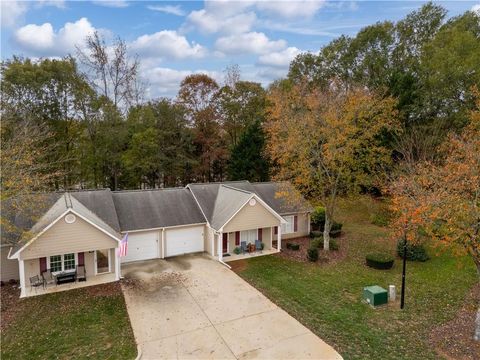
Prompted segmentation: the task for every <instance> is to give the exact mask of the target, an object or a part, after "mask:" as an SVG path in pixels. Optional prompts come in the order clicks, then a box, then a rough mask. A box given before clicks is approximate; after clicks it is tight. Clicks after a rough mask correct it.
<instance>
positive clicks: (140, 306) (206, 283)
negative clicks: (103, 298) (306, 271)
mask: <svg viewBox="0 0 480 360" xmlns="http://www.w3.org/2000/svg"><path fill="white" fill-rule="evenodd" d="M122 275H123V276H125V278H126V280H127V281H126V282H124V284H123V289H124V293H125V299H126V302H127V309H128V313H129V315H130V320H131V323H132V326H133V331H134V333H135V338H136V340H137V343H138V344H139V346H140V348H141V351H142V359H187V358H190V359H341V356H340V355H339V354H338V353H337V352H336V351H335V350H334V349H333V348H332V347H331V346H329V345H328V344H326V343H325V342H324V341H322V340H321V339H320V338H318V337H317V336H316V335H314V334H313V333H312V332H311V331H310V330H308V329H307V328H306V327H304V326H303V325H301V324H300V323H299V322H298V321H297V320H295V319H294V318H293V317H291V316H290V315H288V314H287V313H286V312H285V311H283V310H282V309H280V308H279V307H278V306H276V305H275V304H273V303H272V302H271V301H270V300H268V299H267V298H266V297H265V296H263V294H261V293H260V292H259V291H257V290H256V289H255V288H253V287H252V286H250V285H249V284H248V283H247V282H245V281H244V280H243V279H241V278H240V277H239V276H237V275H236V274H235V273H234V272H232V271H231V270H229V269H227V268H226V267H225V266H223V265H221V264H220V263H219V262H217V261H214V260H211V259H210V258H208V257H206V256H203V255H189V256H182V257H177V258H172V259H169V260H152V261H146V262H140V263H132V264H128V265H123V266H122Z"/></svg>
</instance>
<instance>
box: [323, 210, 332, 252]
mask: <svg viewBox="0 0 480 360" xmlns="http://www.w3.org/2000/svg"><path fill="white" fill-rule="evenodd" d="M331 227H332V224H331V222H330V217H329V216H328V212H327V211H325V227H324V229H323V249H324V250H325V251H329V250H330V229H331Z"/></svg>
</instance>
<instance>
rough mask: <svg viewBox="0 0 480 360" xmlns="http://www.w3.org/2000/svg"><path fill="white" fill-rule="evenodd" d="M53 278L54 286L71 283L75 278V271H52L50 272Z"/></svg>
mask: <svg viewBox="0 0 480 360" xmlns="http://www.w3.org/2000/svg"><path fill="white" fill-rule="evenodd" d="M52 275H53V277H54V278H55V284H57V285H58V284H61V283H65V282H73V281H75V279H76V278H77V271H76V270H75V269H71V270H65V271H54V272H52Z"/></svg>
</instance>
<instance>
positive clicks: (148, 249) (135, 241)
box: [121, 231, 159, 263]
mask: <svg viewBox="0 0 480 360" xmlns="http://www.w3.org/2000/svg"><path fill="white" fill-rule="evenodd" d="M158 240H159V232H158V231H146V232H135V233H129V234H128V248H127V256H125V257H123V258H121V259H122V262H124V263H126V262H130V261H139V260H148V259H154V258H158V257H159V246H158V244H159V242H158Z"/></svg>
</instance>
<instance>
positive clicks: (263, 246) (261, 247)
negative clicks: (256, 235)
mask: <svg viewBox="0 0 480 360" xmlns="http://www.w3.org/2000/svg"><path fill="white" fill-rule="evenodd" d="M260 249H261V250H263V249H265V244H264V243H263V242H261V243H260Z"/></svg>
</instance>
